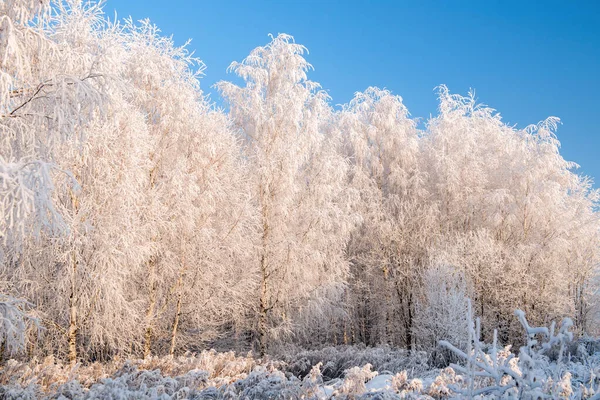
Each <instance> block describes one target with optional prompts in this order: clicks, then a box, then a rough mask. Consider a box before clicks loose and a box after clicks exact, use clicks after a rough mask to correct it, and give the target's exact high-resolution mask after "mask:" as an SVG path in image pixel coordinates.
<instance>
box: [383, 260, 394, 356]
mask: <svg viewBox="0 0 600 400" xmlns="http://www.w3.org/2000/svg"><path fill="white" fill-rule="evenodd" d="M389 273H390V271H389V268H388V266H387V265H385V266H384V267H383V290H384V292H385V326H384V329H383V342H384V343H387V344H391V340H390V325H391V323H390V319H391V318H390V312H391V309H392V304H391V303H392V299H391V296H390V288H389Z"/></svg>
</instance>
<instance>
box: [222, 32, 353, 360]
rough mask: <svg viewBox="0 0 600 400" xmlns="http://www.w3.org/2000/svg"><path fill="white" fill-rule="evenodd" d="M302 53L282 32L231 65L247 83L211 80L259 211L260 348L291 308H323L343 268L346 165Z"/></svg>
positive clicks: (285, 322) (337, 289) (284, 323)
mask: <svg viewBox="0 0 600 400" xmlns="http://www.w3.org/2000/svg"><path fill="white" fill-rule="evenodd" d="M305 51H306V49H305V48H304V47H303V46H301V45H299V44H296V43H294V41H293V38H292V37H291V36H288V35H283V34H281V35H279V36H277V37H274V38H273V40H272V41H271V43H269V44H268V45H267V46H265V47H258V48H256V49H254V50H253V51H252V52H251V53H250V55H249V56H248V57H247V58H246V59H245V60H244V61H243V62H241V63H233V64H232V65H231V67H230V69H231V70H233V71H234V72H235V73H236V74H237V75H239V76H240V77H241V78H243V79H244V80H245V86H242V87H240V86H237V85H235V84H233V83H229V82H221V83H219V84H218V88H219V89H220V91H221V92H222V94H223V95H224V97H225V98H226V99H227V101H228V102H229V106H230V117H231V119H232V121H233V123H234V125H235V126H236V128H237V129H239V134H240V137H241V138H242V140H243V146H244V148H243V150H244V157H245V158H246V159H247V160H248V163H249V168H250V173H251V179H252V180H251V182H250V187H249V192H250V194H251V196H252V200H253V204H254V207H255V208H256V210H257V214H258V215H259V216H260V217H259V218H260V221H259V229H258V231H259V233H258V236H259V237H258V238H256V242H255V244H256V253H255V257H254V260H253V268H255V271H256V276H257V287H256V288H255V290H256V300H255V304H254V307H255V312H256V316H257V319H258V321H257V326H256V331H257V334H258V337H259V339H258V340H259V346H260V352H261V353H264V352H265V351H266V348H267V341H268V339H269V338H271V337H275V336H276V334H277V333H279V331H281V329H282V328H289V327H290V324H291V323H292V318H293V316H294V315H298V314H303V313H309V314H313V315H314V314H315V313H319V312H322V310H323V308H324V306H325V305H326V303H327V302H328V301H329V300H331V299H333V298H334V297H335V296H337V295H339V294H340V293H341V290H342V288H343V283H344V280H345V279H346V276H347V271H348V263H347V261H346V259H345V256H344V249H345V244H346V239H347V232H348V231H349V228H350V226H351V222H352V221H351V215H350V210H349V207H348V205H349V201H348V200H349V198H351V196H349V194H348V191H347V188H346V187H345V185H344V182H345V173H346V168H347V163H346V160H345V159H344V157H342V156H341V155H340V154H339V153H338V152H337V151H336V149H337V143H336V136H335V134H328V133H329V132H328V124H329V123H330V121H331V118H332V115H331V114H332V111H331V108H330V106H329V105H328V97H327V95H326V93H325V92H323V91H321V90H319V85H318V84H317V83H315V82H312V81H310V80H308V77H307V71H308V70H309V69H310V68H311V66H310V64H309V63H308V62H307V61H306V59H305V58H304V57H303V53H304V52H305Z"/></svg>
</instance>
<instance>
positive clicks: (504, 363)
mask: <svg viewBox="0 0 600 400" xmlns="http://www.w3.org/2000/svg"><path fill="white" fill-rule="evenodd" d="M542 336H543V334H542ZM554 337H555V338H558V339H557V340H555V341H554V343H553V344H558V347H557V346H544V343H550V342H551V340H546V341H544V342H543V343H541V345H538V344H534V343H533V342H532V341H530V343H529V345H531V346H532V347H531V348H529V347H528V346H524V347H522V348H521V349H520V352H521V353H520V354H519V357H517V356H515V354H513V353H512V352H511V351H510V349H509V348H508V347H507V348H503V349H498V350H497V351H495V352H494V351H493V349H492V348H490V346H478V345H477V346H475V347H474V348H473V349H472V353H471V354H473V356H472V357H470V358H469V360H463V361H462V362H459V364H461V365H462V367H461V366H456V365H454V368H453V367H446V368H431V367H430V366H429V365H428V357H427V355H426V354H424V353H420V352H414V353H412V354H411V353H409V352H407V351H404V350H394V349H391V348H389V347H377V348H365V347H360V346H338V347H329V348H325V349H322V350H318V351H296V352H293V351H292V352H288V354H286V355H284V356H281V357H280V358H279V359H270V358H267V359H264V360H261V359H257V358H254V357H253V356H252V355H251V354H248V355H235V354H234V353H233V352H224V353H219V352H216V351H214V350H212V351H204V352H201V353H199V354H188V355H185V356H181V357H162V358H158V357H153V358H149V359H146V360H114V361H112V362H110V363H104V364H100V363H95V364H90V365H86V366H79V365H78V366H76V367H75V368H73V369H72V368H70V367H69V366H68V364H63V363H61V362H59V361H56V360H55V359H53V358H47V359H45V360H32V361H31V362H28V363H21V362H17V361H14V360H11V361H8V362H7V363H6V364H5V365H4V367H3V369H2V372H1V374H0V379H1V380H0V396H1V397H2V398H3V399H38V398H45V399H431V398H434V399H445V398H477V399H494V398H507V399H511V398H514V399H517V398H521V399H527V398H551V399H554V398H556V399H558V398H564V399H588V398H594V399H597V398H600V396H599V395H598V394H596V393H597V391H598V375H600V353H598V352H595V350H596V349H597V348H598V347H599V346H600V344H599V343H598V342H595V341H592V340H588V341H583V340H580V341H578V342H576V343H567V342H566V341H564V344H565V345H564V346H562V345H560V342H561V340H562V338H561V336H560V331H559V333H558V334H557V335H554ZM547 339H549V338H548V337H547ZM544 349H547V350H548V351H547V352H546V351H544ZM560 352H563V355H562V357H560ZM590 353H592V354H590ZM491 355H495V362H494V361H493V359H492V358H491ZM465 361H466V362H465Z"/></svg>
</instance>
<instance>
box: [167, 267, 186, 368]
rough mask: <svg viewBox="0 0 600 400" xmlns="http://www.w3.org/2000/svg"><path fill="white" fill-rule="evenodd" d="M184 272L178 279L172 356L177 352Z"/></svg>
mask: <svg viewBox="0 0 600 400" xmlns="http://www.w3.org/2000/svg"><path fill="white" fill-rule="evenodd" d="M182 286H183V274H180V275H179V279H178V281H177V288H178V289H179V291H178V293H177V308H176V310H175V320H174V321H173V329H172V330H171V348H170V349H169V355H170V356H172V355H173V354H174V353H175V338H176V337H177V328H178V326H179V319H180V318H181V301H182V297H183V287H182Z"/></svg>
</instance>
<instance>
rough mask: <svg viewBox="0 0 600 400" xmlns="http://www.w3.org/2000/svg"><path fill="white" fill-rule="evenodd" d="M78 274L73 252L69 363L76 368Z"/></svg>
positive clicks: (68, 333)
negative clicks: (76, 279) (76, 295)
mask: <svg viewBox="0 0 600 400" xmlns="http://www.w3.org/2000/svg"><path fill="white" fill-rule="evenodd" d="M76 274H77V258H76V256H75V252H74V251H73V253H72V256H71V294H70V296H69V330H68V332H67V335H68V340H69V363H70V364H71V366H74V365H75V364H76V363H77V328H78V327H77V299H76V298H75V289H76V285H75V278H76Z"/></svg>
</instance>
